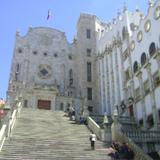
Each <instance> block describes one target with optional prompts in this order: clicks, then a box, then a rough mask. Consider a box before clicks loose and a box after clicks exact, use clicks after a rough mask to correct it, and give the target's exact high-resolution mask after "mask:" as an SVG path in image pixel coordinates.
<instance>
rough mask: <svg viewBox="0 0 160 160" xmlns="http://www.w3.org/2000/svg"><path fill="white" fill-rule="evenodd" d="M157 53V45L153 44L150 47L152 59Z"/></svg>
mask: <svg viewBox="0 0 160 160" xmlns="http://www.w3.org/2000/svg"><path fill="white" fill-rule="evenodd" d="M155 52H156V45H155V43H154V42H152V43H151V44H150V46H149V55H150V56H151V57H152V56H153V55H154V54H155Z"/></svg>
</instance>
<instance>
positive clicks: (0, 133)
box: [0, 103, 22, 151]
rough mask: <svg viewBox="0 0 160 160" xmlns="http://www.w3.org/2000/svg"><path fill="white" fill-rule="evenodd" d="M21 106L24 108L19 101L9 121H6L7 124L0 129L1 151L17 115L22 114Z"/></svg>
mask: <svg viewBox="0 0 160 160" xmlns="http://www.w3.org/2000/svg"><path fill="white" fill-rule="evenodd" d="M21 108H22V105H21V103H19V104H18V107H17V108H16V109H15V110H14V111H13V113H12V115H11V116H10V118H9V119H8V121H7V122H5V123H6V124H3V126H2V128H1V129H0V151H1V150H2V147H3V144H4V141H5V139H6V137H10V134H11V131H12V129H13V127H14V124H15V121H16V118H17V115H19V114H20V111H21Z"/></svg>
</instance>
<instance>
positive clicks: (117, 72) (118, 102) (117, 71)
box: [115, 41, 121, 105]
mask: <svg viewBox="0 0 160 160" xmlns="http://www.w3.org/2000/svg"><path fill="white" fill-rule="evenodd" d="M117 52H118V51H117V41H116V42H115V64H116V66H115V68H116V70H115V72H116V84H117V88H116V91H117V93H116V94H117V105H119V104H120V101H121V94H120V78H119V65H118V53H117Z"/></svg>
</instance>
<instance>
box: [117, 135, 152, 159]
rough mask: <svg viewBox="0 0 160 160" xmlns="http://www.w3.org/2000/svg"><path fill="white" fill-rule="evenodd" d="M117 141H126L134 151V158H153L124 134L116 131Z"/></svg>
mask: <svg viewBox="0 0 160 160" xmlns="http://www.w3.org/2000/svg"><path fill="white" fill-rule="evenodd" d="M116 139H117V141H119V142H121V143H123V142H125V143H128V145H129V147H130V148H131V149H132V150H133V151H134V154H135V156H134V160H153V159H152V158H151V157H150V156H148V155H147V154H145V153H144V152H143V150H142V149H141V148H140V147H138V146H137V145H136V144H135V143H134V142H133V141H132V140H131V139H130V138H128V137H127V136H126V135H125V134H123V133H120V132H117V133H116Z"/></svg>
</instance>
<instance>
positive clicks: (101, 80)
mask: <svg viewBox="0 0 160 160" xmlns="http://www.w3.org/2000/svg"><path fill="white" fill-rule="evenodd" d="M100 88H101V89H100V92H101V93H100V97H101V113H103V112H104V97H103V63H102V58H101V59H100Z"/></svg>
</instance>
